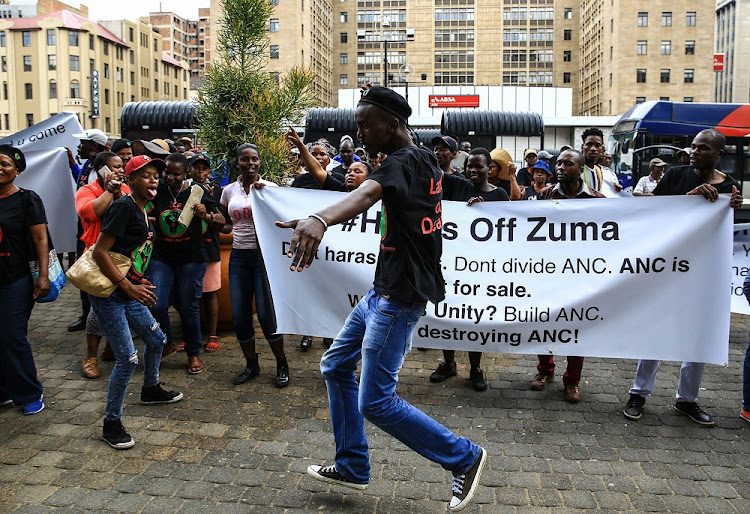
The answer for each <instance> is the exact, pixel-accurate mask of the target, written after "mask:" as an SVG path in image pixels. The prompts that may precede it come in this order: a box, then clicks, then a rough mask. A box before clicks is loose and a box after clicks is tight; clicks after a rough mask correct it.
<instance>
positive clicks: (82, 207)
mask: <svg viewBox="0 0 750 514" xmlns="http://www.w3.org/2000/svg"><path fill="white" fill-rule="evenodd" d="M121 190H122V192H123V193H125V194H130V188H129V187H128V186H127V185H126V184H123V185H122V186H121ZM104 192H105V191H104V189H102V186H100V185H99V181H98V180H97V181H95V182H92V183H91V184H87V185H85V186H83V187H82V188H80V189H79V190H78V192H77V193H76V212H77V213H78V217H79V218H81V225H82V226H83V235H82V236H81V241H83V243H84V244H85V245H86V250H88V249H89V248H90V247H91V246H93V245H94V243H96V240H97V239H98V238H99V232H101V231H102V220H101V218H97V216H96V214H94V206H93V202H94V200H96V199H97V198H99V197H100V196H101V195H103V194H104Z"/></svg>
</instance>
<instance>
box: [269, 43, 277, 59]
mask: <svg viewBox="0 0 750 514" xmlns="http://www.w3.org/2000/svg"><path fill="white" fill-rule="evenodd" d="M278 58H279V45H271V59H278Z"/></svg>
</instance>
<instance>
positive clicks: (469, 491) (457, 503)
mask: <svg viewBox="0 0 750 514" xmlns="http://www.w3.org/2000/svg"><path fill="white" fill-rule="evenodd" d="M480 450H481V453H480V454H479V457H478V458H477V460H476V462H475V463H474V465H473V466H472V467H471V469H470V470H469V471H468V472H467V473H466V474H465V475H453V497H452V498H451V503H450V510H451V512H458V511H459V510H463V509H464V508H465V507H466V506H467V505H468V504H469V502H470V501H471V499H472V498H473V497H474V492H475V491H476V490H477V486H478V485H479V477H480V476H481V475H482V468H484V463H485V461H486V460H487V452H486V451H485V449H484V448H480Z"/></svg>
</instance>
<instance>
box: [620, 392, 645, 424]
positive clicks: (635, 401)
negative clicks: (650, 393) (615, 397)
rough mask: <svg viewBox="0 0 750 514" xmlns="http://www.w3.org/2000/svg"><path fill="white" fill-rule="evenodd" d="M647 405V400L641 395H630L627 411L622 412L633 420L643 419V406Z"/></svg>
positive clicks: (626, 406)
mask: <svg viewBox="0 0 750 514" xmlns="http://www.w3.org/2000/svg"><path fill="white" fill-rule="evenodd" d="M645 404H646V399H645V398H644V397H643V396H641V395H640V394H633V393H630V399H629V400H628V403H626V404H625V410H624V411H622V413H623V415H624V416H625V417H626V418H628V419H632V420H636V419H641V416H643V406H644V405H645Z"/></svg>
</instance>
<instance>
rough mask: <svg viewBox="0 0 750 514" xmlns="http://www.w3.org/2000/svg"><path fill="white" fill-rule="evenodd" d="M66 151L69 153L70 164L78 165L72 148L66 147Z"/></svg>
mask: <svg viewBox="0 0 750 514" xmlns="http://www.w3.org/2000/svg"><path fill="white" fill-rule="evenodd" d="M65 150H66V151H67V152H68V164H69V165H71V166H73V165H74V164H75V163H76V158H75V157H73V152H71V151H70V148H68V147H67V146H66V147H65Z"/></svg>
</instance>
